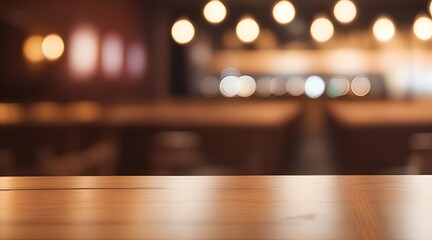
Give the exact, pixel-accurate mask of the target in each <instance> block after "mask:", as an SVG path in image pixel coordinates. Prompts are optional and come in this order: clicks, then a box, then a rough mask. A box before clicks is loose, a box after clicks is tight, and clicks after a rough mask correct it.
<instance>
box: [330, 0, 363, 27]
mask: <svg viewBox="0 0 432 240" xmlns="http://www.w3.org/2000/svg"><path fill="white" fill-rule="evenodd" d="M333 14H334V16H335V18H336V20H338V21H339V22H340V23H343V24H347V23H350V22H352V21H353V20H354V18H355V17H356V15H357V8H356V6H355V4H354V3H353V2H351V1H349V0H340V1H338V2H337V3H336V5H335V6H334V9H333Z"/></svg>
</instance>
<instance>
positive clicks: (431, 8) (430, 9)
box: [429, 1, 432, 15]
mask: <svg viewBox="0 0 432 240" xmlns="http://www.w3.org/2000/svg"><path fill="white" fill-rule="evenodd" d="M429 14H430V15H432V1H430V2H429Z"/></svg>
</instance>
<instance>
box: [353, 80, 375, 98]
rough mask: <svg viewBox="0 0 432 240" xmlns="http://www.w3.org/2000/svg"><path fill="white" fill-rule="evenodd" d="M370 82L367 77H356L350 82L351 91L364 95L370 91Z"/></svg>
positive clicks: (360, 95)
mask: <svg viewBox="0 0 432 240" xmlns="http://www.w3.org/2000/svg"><path fill="white" fill-rule="evenodd" d="M371 87H372V86H371V82H370V80H369V78H367V77H356V78H354V80H353V81H352V82H351V91H352V92H353V93H354V94H355V95H356V96H359V97H363V96H366V95H367V94H368V93H369V92H370V91H371Z"/></svg>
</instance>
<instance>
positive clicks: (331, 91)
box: [327, 77, 350, 98]
mask: <svg viewBox="0 0 432 240" xmlns="http://www.w3.org/2000/svg"><path fill="white" fill-rule="evenodd" d="M349 90H350V82H349V80H348V79H347V78H346V77H334V78H332V79H330V81H329V84H328V88H327V95H328V96H329V97H332V98H336V97H341V96H345V95H346V94H347V93H348V92H349Z"/></svg>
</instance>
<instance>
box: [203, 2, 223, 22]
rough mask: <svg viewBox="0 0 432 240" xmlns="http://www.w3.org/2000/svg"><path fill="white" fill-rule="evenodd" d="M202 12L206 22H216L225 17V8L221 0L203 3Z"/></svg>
mask: <svg viewBox="0 0 432 240" xmlns="http://www.w3.org/2000/svg"><path fill="white" fill-rule="evenodd" d="M203 14H204V17H205V19H206V20H207V21H208V22H210V23H212V24H217V23H220V22H222V21H223V20H224V19H225V17H226V14H227V10H226V7H225V5H224V4H223V3H222V2H221V1H218V0H213V1H210V2H208V3H207V4H206V5H205V7H204V10H203Z"/></svg>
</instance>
